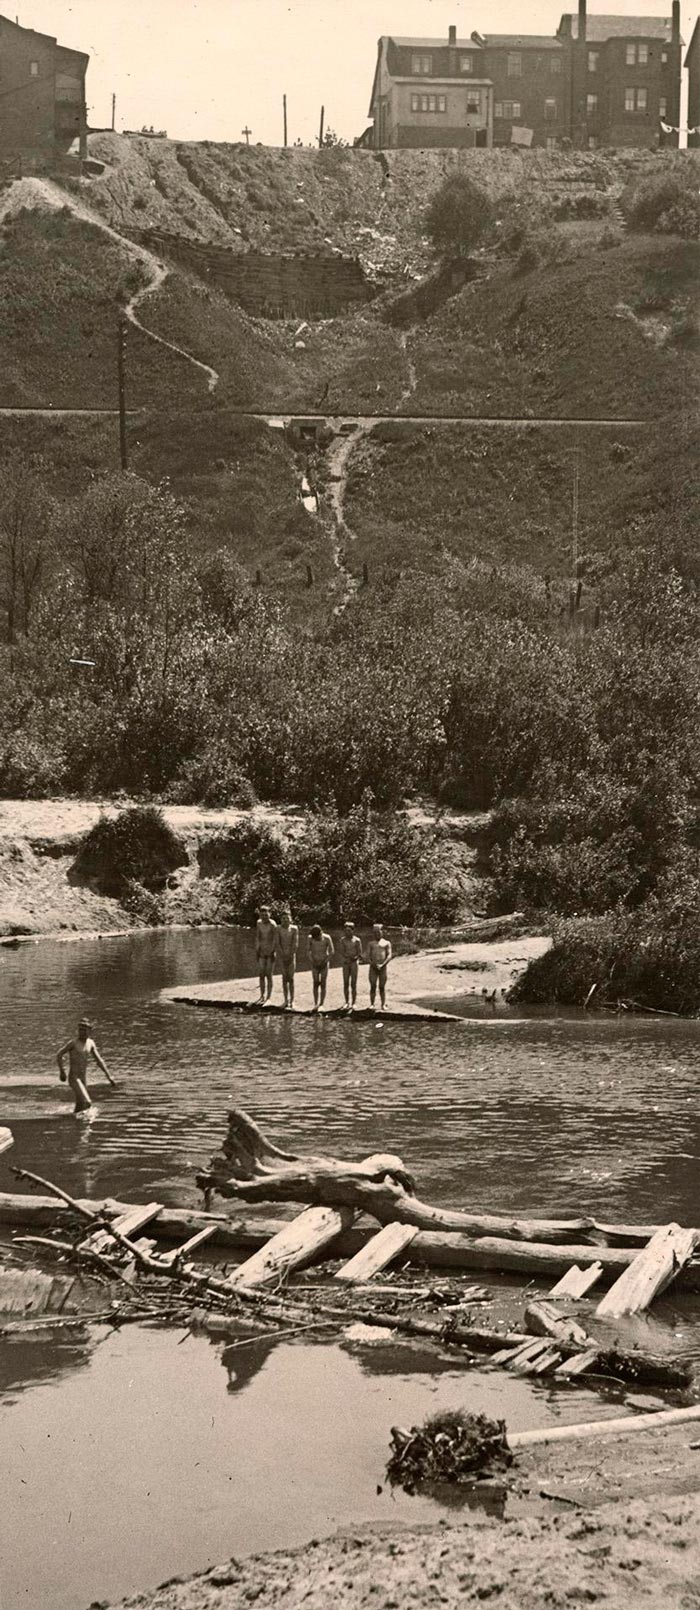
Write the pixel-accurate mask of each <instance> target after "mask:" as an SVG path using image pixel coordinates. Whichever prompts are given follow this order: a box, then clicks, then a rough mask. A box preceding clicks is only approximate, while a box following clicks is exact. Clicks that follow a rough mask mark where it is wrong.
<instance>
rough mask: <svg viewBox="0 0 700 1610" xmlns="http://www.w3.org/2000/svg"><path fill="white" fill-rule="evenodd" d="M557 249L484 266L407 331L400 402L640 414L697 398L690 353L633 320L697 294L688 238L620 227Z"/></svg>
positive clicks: (564, 413)
mask: <svg viewBox="0 0 700 1610" xmlns="http://www.w3.org/2000/svg"><path fill="white" fill-rule="evenodd" d="M564 238H565V239H566V237H564ZM565 249H566V250H567V251H570V252H571V253H572V255H571V257H570V260H568V261H564V262H561V263H554V264H541V263H540V264H539V265H537V266H536V267H534V268H533V269H532V270H531V271H530V272H529V273H524V274H522V273H517V272H515V271H514V269H513V267H512V266H511V265H510V264H507V263H506V264H499V265H497V266H495V267H493V268H492V270H491V272H490V274H489V277H488V278H485V279H482V280H480V281H477V282H475V283H473V284H472V285H470V286H468V287H466V289H465V290H464V291H462V292H461V293H460V294H459V295H458V296H456V297H454V298H453V299H452V300H451V301H450V302H448V303H447V304H446V305H445V306H444V307H443V308H442V309H441V311H440V312H439V313H438V314H435V315H433V317H432V318H431V319H429V320H428V321H427V322H426V324H425V325H424V326H422V328H421V329H419V330H418V331H417V333H416V335H415V337H414V339H413V341H412V353H413V358H414V362H415V365H416V371H417V379H418V384H417V389H416V392H415V396H414V397H412V398H411V410H412V411H417V412H423V411H424V412H426V413H441V414H449V413H452V412H454V413H458V414H461V413H468V414H480V413H482V414H512V415H522V416H525V417H527V416H528V415H530V416H531V415H538V414H551V415H553V416H559V417H562V418H574V419H575V418H577V417H579V418H585V417H586V416H590V417H601V416H609V417H615V416H618V415H619V416H621V417H625V416H629V417H640V418H649V419H652V418H654V417H655V416H656V415H658V413H660V412H662V411H664V410H666V409H668V410H676V409H677V408H678V406H679V404H680V406H681V407H683V406H687V407H690V406H692V405H693V404H694V403H696V402H697V396H698V366H697V361H696V358H695V355H694V354H693V353H689V352H686V351H684V350H683V349H681V348H679V347H676V346H674V345H673V344H672V343H668V344H666V345H661V344H658V343H657V341H656V340H655V339H654V338H653V334H652V326H651V325H650V324H649V323H648V322H645V318H646V309H647V307H648V305H649V303H650V302H659V301H662V302H663V303H664V304H665V310H666V311H667V312H668V311H669V310H670V308H671V307H672V306H673V305H676V306H678V307H679V308H680V309H682V308H684V307H686V306H687V305H688V304H690V303H691V302H692V300H693V298H694V297H696V296H697V287H698V267H699V266H700V265H699V258H698V251H697V248H696V247H695V246H694V245H692V244H690V243H687V242H682V241H677V240H672V239H664V238H662V237H658V236H651V237H645V236H630V237H628V238H625V239H624V240H622V242H621V244H620V245H619V246H616V247H610V248H608V249H604V250H601V249H599V248H596V247H595V246H592V245H591V244H590V242H589V243H587V244H585V245H584V246H582V247H579V248H577V247H576V246H575V245H572V244H571V243H570V240H568V239H566V246H565ZM407 406H408V405H407Z"/></svg>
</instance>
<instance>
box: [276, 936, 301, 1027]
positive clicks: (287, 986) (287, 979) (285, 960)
mask: <svg viewBox="0 0 700 1610" xmlns="http://www.w3.org/2000/svg"><path fill="white" fill-rule="evenodd" d="M298 949H299V929H298V928H297V925H296V923H295V922H292V914H291V911H283V912H282V916H281V917H280V925H279V928H278V929H277V954H278V956H279V959H280V970H281V973H282V992H283V995H284V1009H285V1011H286V1012H291V1010H292V1007H293V1005H294V976H295V973H296V970H297V950H298Z"/></svg>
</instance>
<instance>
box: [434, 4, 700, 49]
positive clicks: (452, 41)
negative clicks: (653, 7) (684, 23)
mask: <svg viewBox="0 0 700 1610" xmlns="http://www.w3.org/2000/svg"><path fill="white" fill-rule="evenodd" d="M679 3H680V0H679ZM447 43H448V45H456V43H457V29H456V28H450V29H449V30H448V34H447Z"/></svg>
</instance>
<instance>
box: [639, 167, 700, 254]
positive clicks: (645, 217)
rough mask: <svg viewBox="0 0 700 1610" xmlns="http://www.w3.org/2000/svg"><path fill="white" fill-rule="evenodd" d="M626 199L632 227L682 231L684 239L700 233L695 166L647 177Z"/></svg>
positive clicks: (667, 232) (699, 195) (699, 196)
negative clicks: (653, 177) (654, 177)
mask: <svg viewBox="0 0 700 1610" xmlns="http://www.w3.org/2000/svg"><path fill="white" fill-rule="evenodd" d="M623 199H624V202H625V205H626V208H627V213H628V220H629V225H630V228H631V229H634V230H637V231H640V232H642V233H643V232H654V233H656V234H661V235H681V236H682V237H683V239H684V240H697V239H698V236H700V193H699V192H698V181H697V170H696V169H695V168H694V167H691V168H688V169H686V170H685V171H676V172H674V173H669V174H663V175H662V176H661V177H660V178H657V179H647V180H646V181H645V182H644V183H643V184H641V185H639V186H638V188H637V189H636V190H633V191H632V193H631V195H629V196H626V197H625V198H623Z"/></svg>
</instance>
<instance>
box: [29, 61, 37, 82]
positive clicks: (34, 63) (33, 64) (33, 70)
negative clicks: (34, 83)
mask: <svg viewBox="0 0 700 1610" xmlns="http://www.w3.org/2000/svg"><path fill="white" fill-rule="evenodd" d="M29 72H30V74H31V77H32V78H38V77H39V63H38V61H30V63H29Z"/></svg>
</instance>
